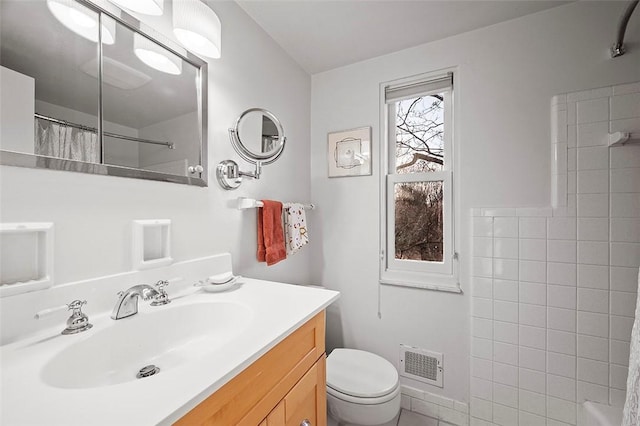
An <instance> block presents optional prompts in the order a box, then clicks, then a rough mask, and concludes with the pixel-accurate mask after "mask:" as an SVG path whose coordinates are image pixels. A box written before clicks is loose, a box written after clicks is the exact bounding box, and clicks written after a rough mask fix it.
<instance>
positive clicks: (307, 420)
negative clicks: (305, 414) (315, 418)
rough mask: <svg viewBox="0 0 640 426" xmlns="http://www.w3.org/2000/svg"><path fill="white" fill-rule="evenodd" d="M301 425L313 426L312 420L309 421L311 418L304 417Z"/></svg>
mask: <svg viewBox="0 0 640 426" xmlns="http://www.w3.org/2000/svg"><path fill="white" fill-rule="evenodd" d="M300 426H311V422H310V421H309V419H304V420H303V421H302V422H301V423H300Z"/></svg>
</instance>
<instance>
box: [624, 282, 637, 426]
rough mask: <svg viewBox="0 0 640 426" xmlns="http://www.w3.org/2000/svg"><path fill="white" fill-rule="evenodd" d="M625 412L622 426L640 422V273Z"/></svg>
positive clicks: (632, 425) (634, 425)
mask: <svg viewBox="0 0 640 426" xmlns="http://www.w3.org/2000/svg"><path fill="white" fill-rule="evenodd" d="M623 413H624V414H623V419H622V426H637V425H639V424H640V274H638V300H637V303H636V319H635V322H634V324H633V329H632V331H631V349H630V351H629V375H628V376H627V397H626V401H625V404H624V412H623Z"/></svg>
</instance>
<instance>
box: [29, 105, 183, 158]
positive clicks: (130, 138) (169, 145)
mask: <svg viewBox="0 0 640 426" xmlns="http://www.w3.org/2000/svg"><path fill="white" fill-rule="evenodd" d="M34 116H35V117H36V118H41V119H43V120H47V121H51V122H52V123H58V124H62V125H63V126H68V127H74V128H76V129H80V130H88V131H90V132H96V133H97V132H98V130H97V129H96V128H95V127H89V126H83V125H82V124H77V123H71V122H69V121H66V120H60V119H58V118H53V117H47V116H46V115H42V114H38V113H36V114H34ZM103 134H104V136H108V137H110V138H116V139H123V140H126V141H132V142H140V143H149V144H153V145H163V146H166V147H167V148H169V149H174V145H173V143H171V142H160V141H154V140H150V139H141V138H134V137H133V136H125V135H119V134H117V133H111V132H103Z"/></svg>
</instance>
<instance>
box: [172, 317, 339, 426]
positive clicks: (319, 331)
mask: <svg viewBox="0 0 640 426" xmlns="http://www.w3.org/2000/svg"><path fill="white" fill-rule="evenodd" d="M324 338H325V315H324V312H321V313H319V314H318V315H316V316H315V317H314V318H312V319H311V320H309V321H308V322H306V323H305V324H304V325H302V326H301V327H300V328H298V329H297V330H295V331H294V332H293V333H291V334H290V335H289V336H288V337H287V338H285V339H284V340H283V341H282V342H280V343H279V344H278V345H276V346H275V347H274V348H273V349H271V350H270V351H269V352H267V353H266V354H264V355H263V356H262V357H260V358H259V359H258V360H257V361H255V362H254V363H253V364H251V365H250V366H248V367H247V368H246V369H245V370H243V371H242V372H241V373H240V374H238V375H237V376H236V377H234V378H233V379H231V380H230V381H229V382H228V383H227V384H225V385H224V386H223V387H222V388H220V389H219V390H218V391H216V392H215V393H213V394H212V395H211V396H209V397H208V398H207V399H205V400H204V401H203V402H201V403H200V404H199V405H198V406H197V407H195V408H194V409H193V410H191V411H190V412H188V413H187V414H186V415H185V416H184V417H182V418H181V419H180V420H178V421H177V422H176V423H175V424H176V425H179V426H186V425H219V426H233V425H244V426H326V424H327V409H326V355H325V346H324ZM305 420H306V421H307V422H308V423H305Z"/></svg>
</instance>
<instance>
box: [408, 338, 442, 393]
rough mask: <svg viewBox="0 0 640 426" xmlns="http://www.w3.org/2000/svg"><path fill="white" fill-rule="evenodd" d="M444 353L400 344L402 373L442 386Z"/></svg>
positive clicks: (411, 377)
mask: <svg viewBox="0 0 640 426" xmlns="http://www.w3.org/2000/svg"><path fill="white" fill-rule="evenodd" d="M443 370H444V366H443V359H442V354H441V353H438V352H431V351H427V350H424V349H420V348H414V347H413V346H407V345H400V375H401V376H404V377H408V378H410V379H415V380H419V381H421V382H425V383H429V384H430V385H434V386H438V387H442V373H443Z"/></svg>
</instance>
